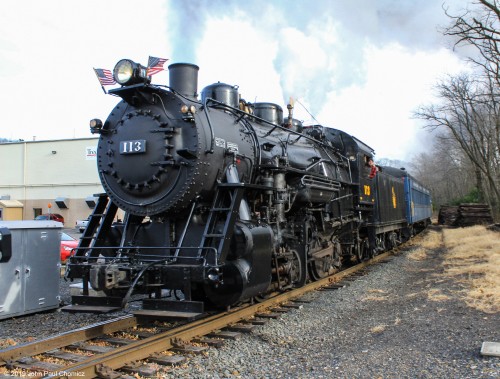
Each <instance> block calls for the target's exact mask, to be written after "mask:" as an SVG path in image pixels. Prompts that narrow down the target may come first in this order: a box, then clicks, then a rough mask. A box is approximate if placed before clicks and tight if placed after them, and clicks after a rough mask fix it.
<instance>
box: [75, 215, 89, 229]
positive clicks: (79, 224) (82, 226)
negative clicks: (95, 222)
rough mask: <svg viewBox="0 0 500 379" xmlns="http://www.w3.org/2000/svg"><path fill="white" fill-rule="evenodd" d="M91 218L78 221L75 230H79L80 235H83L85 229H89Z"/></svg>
mask: <svg viewBox="0 0 500 379" xmlns="http://www.w3.org/2000/svg"><path fill="white" fill-rule="evenodd" d="M89 219H90V216H89V217H87V218H86V219H85V220H76V225H75V228H76V229H78V231H79V232H80V233H83V231H84V230H85V228H86V227H87V225H88V223H89Z"/></svg>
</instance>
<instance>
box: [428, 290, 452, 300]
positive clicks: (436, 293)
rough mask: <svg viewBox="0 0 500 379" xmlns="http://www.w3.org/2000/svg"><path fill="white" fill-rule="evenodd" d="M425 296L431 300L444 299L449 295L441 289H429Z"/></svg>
mask: <svg viewBox="0 0 500 379" xmlns="http://www.w3.org/2000/svg"><path fill="white" fill-rule="evenodd" d="M427 298H428V299H429V300H431V301H445V300H448V299H449V298H450V297H449V296H447V295H445V294H444V293H442V292H441V290H438V289H431V290H429V291H428V292H427Z"/></svg>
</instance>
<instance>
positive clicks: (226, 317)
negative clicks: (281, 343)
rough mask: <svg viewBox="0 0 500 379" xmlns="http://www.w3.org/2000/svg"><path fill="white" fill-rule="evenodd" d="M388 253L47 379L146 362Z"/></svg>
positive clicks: (132, 345)
mask: <svg viewBox="0 0 500 379" xmlns="http://www.w3.org/2000/svg"><path fill="white" fill-rule="evenodd" d="M391 254H392V252H386V253H383V254H381V255H378V256H376V257H375V258H373V259H371V260H369V261H366V262H362V263H360V264H358V265H356V266H353V267H351V268H348V269H346V270H343V271H341V272H339V273H336V274H334V275H332V276H328V277H326V278H323V279H320V280H318V281H316V282H312V283H309V284H307V285H305V286H303V287H301V288H297V289H295V290H293V291H289V292H285V293H282V294H280V295H277V296H275V297H272V298H270V299H267V300H266V301H264V302H262V303H258V304H253V305H248V306H242V307H238V308H234V309H232V310H230V311H227V312H223V313H219V314H217V315H213V316H208V317H206V318H203V319H200V320H197V321H194V322H192V323H189V324H186V325H182V326H180V327H177V328H174V329H171V330H169V331H166V332H163V333H160V334H157V335H154V336H152V337H149V338H145V339H143V340H140V341H137V342H132V343H130V344H128V345H126V346H122V347H118V348H117V349H115V350H113V351H110V352H107V353H104V354H100V355H98V356H96V357H91V358H89V359H88V360H85V361H83V362H78V363H75V364H72V365H69V366H66V367H64V368H61V370H59V371H58V372H57V373H53V374H49V375H48V376H46V377H47V378H73V377H75V376H78V377H86V378H92V377H96V376H97V375H98V371H99V368H100V367H106V368H110V369H112V370H116V369H119V368H120V367H123V366H124V365H126V364H127V363H130V362H134V361H140V360H144V359H147V358H148V357H150V356H151V355H152V354H154V353H158V352H161V351H165V350H169V349H171V348H173V347H175V346H176V345H178V344H179V343H182V342H189V341H190V340H192V339H193V338H195V337H199V336H203V335H206V334H208V333H211V332H214V331H216V330H220V329H222V328H224V327H225V326H228V325H231V324H233V323H236V322H239V321H243V320H248V319H249V318H251V317H252V316H254V315H255V314H256V313H259V312H262V311H265V310H267V309H268V308H272V307H273V306H276V305H278V304H283V303H286V302H287V301H291V300H293V299H296V298H298V297H300V296H302V295H304V294H305V293H308V292H311V291H314V290H317V289H319V288H321V287H325V286H328V285H329V284H332V283H335V282H338V281H339V280H341V279H342V278H344V277H346V276H349V275H352V274H353V273H355V272H357V271H360V270H362V269H364V268H365V267H367V266H370V265H372V264H374V263H377V262H379V261H381V260H384V259H386V258H387V257H388V256H389V255H391Z"/></svg>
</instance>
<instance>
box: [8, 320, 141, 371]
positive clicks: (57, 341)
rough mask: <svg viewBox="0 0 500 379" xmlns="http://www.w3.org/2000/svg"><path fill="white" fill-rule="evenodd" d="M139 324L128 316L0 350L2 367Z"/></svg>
mask: <svg viewBox="0 0 500 379" xmlns="http://www.w3.org/2000/svg"><path fill="white" fill-rule="evenodd" d="M137 324H138V322H137V318H136V317H135V316H132V315H127V316H123V317H119V318H116V319H112V320H107V321H103V322H100V323H97V324H92V325H88V326H84V327H82V328H79V329H75V330H71V331H68V332H65V333H61V334H58V335H56V336H52V337H48V338H44V339H41V340H38V341H34V342H30V343H27V344H23V345H19V346H12V347H9V348H7V349H4V350H0V367H1V366H5V365H6V364H7V363H8V361H14V360H16V359H19V358H22V357H27V356H33V355H37V354H43V353H46V352H47V351H50V350H53V349H57V348H60V347H64V346H67V345H70V344H72V343H76V342H80V341H86V340H89V339H92V338H96V337H99V336H102V335H103V334H109V333H114V332H117V331H120V330H123V329H127V328H131V327H134V326H136V325H137Z"/></svg>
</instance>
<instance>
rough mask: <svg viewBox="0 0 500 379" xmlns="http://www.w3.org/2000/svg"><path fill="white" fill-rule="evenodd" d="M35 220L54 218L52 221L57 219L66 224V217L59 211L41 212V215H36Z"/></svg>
mask: <svg viewBox="0 0 500 379" xmlns="http://www.w3.org/2000/svg"><path fill="white" fill-rule="evenodd" d="M35 220H36V221H40V220H52V221H57V222H61V223H63V224H64V217H63V216H61V215H60V214H58V213H44V214H41V215H39V216H36V217H35Z"/></svg>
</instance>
